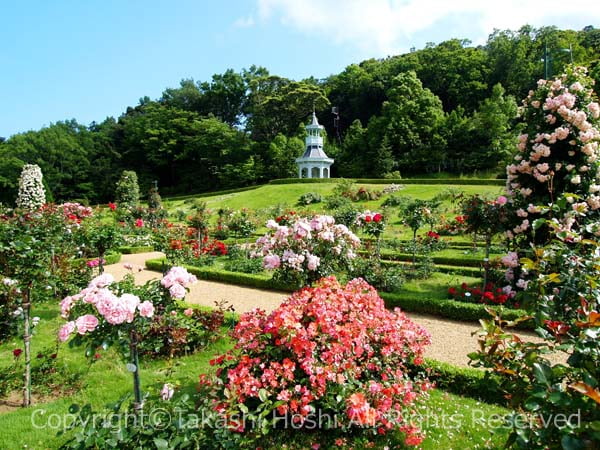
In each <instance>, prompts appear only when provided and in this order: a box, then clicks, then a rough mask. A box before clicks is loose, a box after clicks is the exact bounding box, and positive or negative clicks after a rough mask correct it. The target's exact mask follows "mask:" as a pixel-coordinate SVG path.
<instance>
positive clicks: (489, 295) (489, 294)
mask: <svg viewBox="0 0 600 450" xmlns="http://www.w3.org/2000/svg"><path fill="white" fill-rule="evenodd" d="M483 298H485V299H487V300H494V294H493V293H492V292H490V291H485V292H484V293H483Z"/></svg>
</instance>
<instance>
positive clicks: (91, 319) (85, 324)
mask: <svg viewBox="0 0 600 450" xmlns="http://www.w3.org/2000/svg"><path fill="white" fill-rule="evenodd" d="M75 326H76V327H77V332H78V333H79V334H85V333H87V332H92V331H94V330H95V329H96V327H97V326H98V318H97V317H96V316H93V315H91V314H86V315H84V316H81V317H78V318H77V320H76V321H75Z"/></svg>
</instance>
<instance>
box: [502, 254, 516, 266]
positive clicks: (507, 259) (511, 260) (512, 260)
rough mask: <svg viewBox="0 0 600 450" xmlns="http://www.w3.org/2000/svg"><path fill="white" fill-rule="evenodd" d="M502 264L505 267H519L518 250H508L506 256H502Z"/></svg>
mask: <svg viewBox="0 0 600 450" xmlns="http://www.w3.org/2000/svg"><path fill="white" fill-rule="evenodd" d="M502 264H504V266H505V267H518V265H519V256H518V255H517V253H516V252H508V254H507V255H506V256H504V257H502Z"/></svg>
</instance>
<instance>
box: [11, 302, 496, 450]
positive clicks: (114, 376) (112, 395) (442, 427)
mask: <svg viewBox="0 0 600 450" xmlns="http://www.w3.org/2000/svg"><path fill="white" fill-rule="evenodd" d="M34 315H38V316H40V317H42V322H41V323H40V325H39V326H38V328H37V333H36V335H35V337H34V339H33V342H32V347H33V351H34V353H35V352H37V351H38V350H41V349H44V348H47V347H48V346H52V345H54V344H55V342H56V341H55V339H56V338H55V336H56V331H57V329H58V328H59V326H60V325H61V324H62V323H63V321H62V319H61V318H60V317H59V311H58V307H57V306H53V305H38V306H36V307H35V308H34ZM230 345H231V344H230V342H229V341H228V340H227V339H221V340H219V341H217V342H216V343H214V344H212V345H211V346H210V347H209V348H207V349H205V351H203V352H200V353H197V354H194V355H190V356H185V357H181V358H177V359H174V360H171V361H168V360H159V361H152V362H146V363H142V368H141V376H142V387H143V388H144V389H145V390H149V389H150V390H153V391H154V392H156V391H158V390H159V389H160V387H161V386H162V384H163V383H165V382H167V381H169V382H177V383H178V384H179V385H180V386H181V388H182V389H185V390H187V391H189V392H192V391H193V390H194V389H195V385H196V382H197V379H198V374H200V373H202V372H207V371H209V370H210V366H209V364H208V361H209V360H210V359H211V358H212V357H213V355H214V354H220V353H223V352H224V351H226V349H227V348H229V347H230ZM17 347H21V342H20V341H19V340H17V339H13V340H10V341H8V342H5V343H3V344H2V345H0V366H1V367H4V366H6V365H7V364H8V363H10V361H12V350H13V349H14V348H17ZM58 360H59V362H60V363H64V364H67V365H68V367H69V368H70V370H73V371H81V372H83V373H85V375H84V377H83V386H82V387H81V389H79V390H78V391H77V392H75V393H73V394H72V395H69V396H67V397H62V398H57V399H56V400H53V401H49V402H47V403H43V404H40V405H34V406H32V407H30V408H27V409H18V410H15V411H12V412H7V413H2V414H0V429H1V430H2V433H0V448H2V449H16V448H35V449H45V448H57V447H58V446H59V445H60V443H61V442H62V441H61V439H64V438H57V437H56V431H58V429H57V427H58V428H60V425H61V423H62V421H63V420H65V419H64V415H65V414H68V408H69V406H70V405H71V404H73V403H78V404H85V403H90V404H92V405H93V406H94V407H102V406H103V405H105V404H106V403H109V402H112V401H115V400H117V399H118V398H120V397H121V396H122V395H123V394H125V393H128V392H130V390H131V375H130V374H129V373H128V372H127V371H126V370H125V367H124V364H123V363H122V362H121V361H120V360H119V359H118V358H117V357H116V356H115V355H114V354H113V353H111V352H107V353H104V354H103V355H102V357H101V358H100V359H99V360H98V361H97V362H96V363H94V364H93V365H92V366H91V367H90V366H89V365H88V363H87V362H86V360H85V359H84V357H83V351H82V349H77V348H75V349H71V348H68V346H66V345H61V346H60V350H59V357H58ZM506 412H507V410H506V409H503V408H500V407H498V406H494V405H488V404H484V403H479V402H476V401H475V400H471V399H468V398H463V397H460V396H456V395H452V394H448V393H445V392H443V391H435V390H434V391H432V392H431V393H430V395H429V398H428V399H427V400H426V401H425V402H424V403H423V405H422V406H420V407H419V409H418V411H417V414H416V416H415V417H414V420H415V421H416V422H417V423H419V424H421V425H422V426H423V428H424V430H425V431H426V433H427V436H428V437H427V439H426V441H425V442H424V443H423V448H426V449H437V448H499V447H500V446H501V444H502V442H503V441H504V440H505V438H506V434H505V433H499V434H492V433H491V432H490V430H489V426H488V425H487V424H486V423H485V420H483V419H481V418H482V417H483V418H489V419H492V418H495V417H496V416H497V415H498V414H504V413H506ZM45 424H50V425H52V428H48V427H46V426H44V425H45Z"/></svg>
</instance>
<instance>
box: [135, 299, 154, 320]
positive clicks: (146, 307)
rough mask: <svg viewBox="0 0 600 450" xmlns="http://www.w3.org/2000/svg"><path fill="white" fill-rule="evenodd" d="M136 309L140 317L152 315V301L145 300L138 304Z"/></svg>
mask: <svg viewBox="0 0 600 450" xmlns="http://www.w3.org/2000/svg"><path fill="white" fill-rule="evenodd" d="M138 310H139V311H140V316H142V317H148V318H149V317H152V316H153V315H154V305H153V304H152V302H149V301H148V300H146V301H145V302H142V303H140V304H139V305H138Z"/></svg>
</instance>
